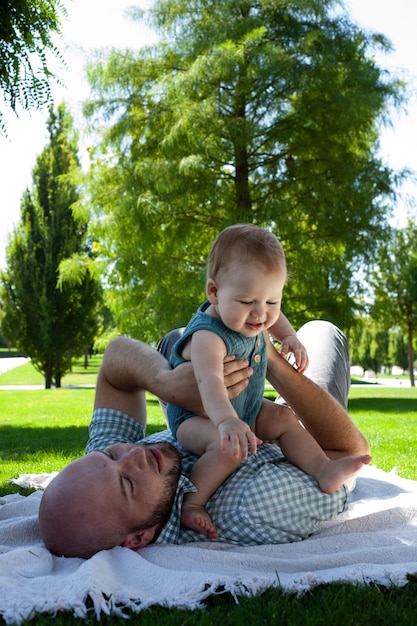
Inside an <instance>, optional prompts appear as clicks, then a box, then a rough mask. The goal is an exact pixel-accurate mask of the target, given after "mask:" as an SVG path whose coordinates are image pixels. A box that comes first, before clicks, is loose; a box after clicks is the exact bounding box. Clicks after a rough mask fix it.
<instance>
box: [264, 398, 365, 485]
mask: <svg viewBox="0 0 417 626" xmlns="http://www.w3.org/2000/svg"><path fill="white" fill-rule="evenodd" d="M274 406H275V407H277V408H278V411H277V410H276V409H275V410H274ZM256 434H257V435H258V437H260V438H261V439H263V440H266V439H278V441H279V445H280V447H281V450H282V452H283V454H284V455H285V457H286V459H287V460H288V461H290V462H291V463H293V464H294V465H296V466H297V467H299V468H300V469H302V470H303V471H304V472H306V473H307V474H310V476H312V477H313V478H315V479H316V480H317V483H318V485H319V487H320V489H321V490H322V491H323V492H324V493H332V492H333V491H336V490H337V489H339V487H341V486H342V485H343V484H344V483H346V482H347V481H349V480H350V479H351V478H352V477H353V476H354V475H355V474H357V472H358V471H359V470H360V469H361V467H362V466H363V465H365V464H368V463H370V462H371V457H370V455H369V454H362V455H358V456H344V457H340V458H337V459H330V458H329V457H328V456H327V455H326V453H325V452H324V451H323V450H322V448H321V447H320V446H319V445H318V443H317V441H316V440H315V439H314V438H313V437H312V436H311V435H310V433H309V432H308V431H307V430H306V429H305V428H304V427H303V426H302V425H301V424H300V422H299V421H298V419H297V418H296V416H295V415H294V413H293V412H292V411H291V409H288V408H287V407H284V406H278V405H277V404H276V403H273V402H269V401H268V400H264V401H263V403H262V408H261V410H260V412H259V415H258V417H257V419H256Z"/></svg>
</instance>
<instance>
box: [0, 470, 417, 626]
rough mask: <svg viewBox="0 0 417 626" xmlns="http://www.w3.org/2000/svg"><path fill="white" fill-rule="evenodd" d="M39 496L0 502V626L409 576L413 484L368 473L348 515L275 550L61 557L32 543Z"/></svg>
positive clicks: (416, 488)
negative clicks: (61, 614)
mask: <svg viewBox="0 0 417 626" xmlns="http://www.w3.org/2000/svg"><path fill="white" fill-rule="evenodd" d="M45 480H48V476H42V477H41V478H38V477H35V482H38V483H39V482H40V483H44V481H45ZM23 482H25V483H27V482H30V476H29V477H28V476H26V477H24V480H23ZM40 498H41V493H40V492H35V493H34V494H32V495H30V496H27V497H23V496H20V495H18V494H12V495H8V496H5V497H3V498H0V615H1V616H2V617H3V619H4V620H5V622H6V623H7V624H15V623H16V624H19V623H21V622H22V621H23V620H24V619H25V618H28V617H30V616H33V615H34V614H35V613H39V612H44V613H51V614H55V613H56V612H57V611H60V610H69V611H71V612H72V613H73V614H74V615H75V616H77V617H84V616H85V615H86V613H87V605H88V603H89V602H90V606H91V602H92V605H93V606H94V610H95V613H96V616H97V617H99V616H100V614H101V612H104V613H106V614H118V615H120V614H123V610H124V609H126V608H129V609H132V610H133V611H135V612H139V611H140V610H142V609H144V608H148V607H151V606H153V605H164V606H167V607H179V608H191V609H194V608H197V607H201V606H202V605H203V601H204V599H205V598H207V597H208V596H210V595H211V594H219V593H225V592H229V593H231V594H232V595H233V596H234V597H235V599H236V601H238V598H239V596H240V595H247V594H256V593H260V592H262V591H264V590H265V589H266V588H268V587H278V586H279V587H281V588H283V589H285V590H287V591H291V592H296V593H300V592H302V591H304V590H307V589H309V588H311V587H313V586H315V585H317V584H320V583H330V582H334V581H344V582H352V583H364V584H366V583H370V582H375V583H379V584H382V585H398V586H401V585H404V584H406V582H407V574H413V573H416V572H417V482H415V481H409V480H404V479H401V478H399V477H397V476H396V474H395V473H389V474H388V473H385V472H382V471H381V470H378V469H376V468H373V467H366V468H364V469H363V470H362V472H361V474H360V476H359V477H358V480H357V486H356V489H355V491H354V492H353V498H352V500H353V502H352V505H351V507H350V510H349V511H348V512H347V513H344V514H342V515H340V516H339V517H338V518H337V519H336V520H334V521H332V522H329V523H328V524H327V525H326V528H325V529H323V530H322V531H321V532H320V533H318V534H316V535H314V536H312V537H310V538H308V539H306V540H305V541H301V542H298V543H292V544H283V545H262V546H254V547H238V546H232V545H228V544H220V543H215V542H213V543H210V544H208V543H204V542H201V543H193V544H187V545H185V546H184V545H182V546H171V545H162V546H159V545H152V546H149V547H147V548H144V549H142V550H140V552H138V553H136V552H133V551H131V550H128V549H125V548H114V549H113V550H108V551H103V552H99V553H98V554H96V555H95V556H93V557H92V558H91V559H88V560H83V559H75V558H59V557H55V556H52V555H51V553H50V552H49V551H48V550H46V549H45V547H44V546H43V544H42V542H41V539H40V536H39V530H38V525H37V511H38V506H39V502H40ZM88 599H89V600H88Z"/></svg>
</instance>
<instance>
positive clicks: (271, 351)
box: [267, 341, 370, 458]
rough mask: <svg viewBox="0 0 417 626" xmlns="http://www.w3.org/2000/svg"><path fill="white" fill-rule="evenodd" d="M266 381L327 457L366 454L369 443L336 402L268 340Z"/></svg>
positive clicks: (368, 450)
mask: <svg viewBox="0 0 417 626" xmlns="http://www.w3.org/2000/svg"><path fill="white" fill-rule="evenodd" d="M267 378H268V380H269V382H270V383H271V384H272V385H273V387H274V388H275V389H276V390H277V391H278V392H279V393H280V394H281V396H282V397H283V398H284V399H285V400H286V402H287V403H288V404H289V406H290V407H291V408H292V410H293V411H294V413H295V414H296V416H297V417H298V419H299V420H300V421H301V422H302V424H303V425H304V426H305V428H306V429H307V430H308V431H309V432H310V433H311V434H312V436H313V437H314V438H315V439H316V441H317V442H318V443H319V445H320V446H321V447H322V448H323V450H324V451H325V452H326V453H327V454H328V455H329V456H330V457H332V458H337V457H340V456H344V455H359V454H369V452H370V449H369V445H368V442H367V441H366V439H365V437H364V436H363V435H362V433H361V432H360V431H359V429H358V428H357V427H356V426H355V424H354V423H353V422H352V420H351V418H350V417H349V415H348V413H347V412H346V411H345V409H344V408H343V407H342V406H341V405H340V404H339V402H337V400H335V399H334V398H333V397H332V396H331V395H330V394H329V393H328V392H327V391H325V390H324V389H322V388H321V387H319V386H318V385H316V384H315V383H314V382H313V381H311V380H310V379H309V378H307V377H306V376H304V375H300V374H299V373H298V372H297V371H296V370H294V368H293V367H292V366H291V365H290V364H289V363H288V362H287V361H286V360H285V359H284V358H283V357H282V356H281V355H280V354H278V352H277V351H276V349H275V348H274V346H273V345H272V343H271V342H270V341H268V372H267Z"/></svg>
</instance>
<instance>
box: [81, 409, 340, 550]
mask: <svg viewBox="0 0 417 626" xmlns="http://www.w3.org/2000/svg"><path fill="white" fill-rule="evenodd" d="M157 441H168V442H170V443H172V444H173V445H175V446H176V447H177V448H178V449H179V451H180V453H181V457H182V468H183V469H182V476H181V478H180V481H179V484H178V488H177V493H176V498H175V502H174V506H173V510H172V514H171V517H170V519H169V521H168V522H167V524H166V525H165V526H164V528H163V529H162V531H161V533H160V535H159V537H158V538H157V540H156V543H188V542H190V541H213V540H212V539H209V538H208V537H206V536H205V535H202V534H200V533H197V532H196V531H193V530H188V529H183V528H180V512H181V503H182V498H183V495H184V493H186V492H187V491H192V490H194V487H193V485H192V483H191V482H190V480H189V479H188V478H187V474H189V472H190V470H191V468H192V466H193V464H194V463H195V461H196V458H197V457H195V456H194V455H192V454H191V453H189V452H187V451H186V450H184V449H183V448H181V446H180V445H179V444H178V442H177V441H176V440H175V439H174V438H173V437H172V435H171V433H170V431H169V430H167V431H163V432H161V433H156V434H154V435H151V436H150V437H146V438H144V430H143V427H142V426H141V425H140V424H138V423H137V422H135V421H134V420H133V419H132V418H130V417H129V415H126V413H122V412H121V411H116V410H114V409H96V410H95V411H94V413H93V418H92V421H91V424H90V438H89V441H88V444H87V453H89V452H92V451H93V450H97V449H102V448H105V447H107V446H110V445H112V444H114V443H118V442H126V443H139V442H140V443H155V442H157ZM348 505H349V491H348V490H347V489H346V488H345V487H341V488H340V489H339V490H338V491H336V492H335V493H332V494H326V493H323V492H322V491H320V489H319V487H318V486H317V483H316V481H315V480H314V478H311V476H308V475H307V474H305V473H304V472H302V471H301V470H299V469H298V468H297V467H295V466H294V465H292V464H291V463H289V462H288V461H286V460H285V458H284V456H283V455H282V452H281V450H280V448H279V447H278V446H276V445H274V444H268V443H264V444H263V445H261V446H259V448H258V451H257V453H256V454H252V455H250V456H249V458H248V459H247V460H246V461H243V462H242V463H241V465H240V466H239V467H238V469H237V470H236V471H235V472H234V473H233V474H232V475H231V476H229V478H228V479H227V480H226V481H225V482H224V484H223V485H222V486H221V487H220V488H219V489H218V490H217V491H216V493H215V494H214V495H213V496H212V497H211V498H210V500H209V502H208V503H207V511H208V512H209V514H210V515H211V517H212V519H213V522H214V523H215V525H216V528H217V530H218V533H219V539H217V540H216V541H221V542H226V543H234V544H238V545H257V544H268V543H270V544H274V543H289V542H292V541H301V540H302V539H305V538H306V537H308V536H309V535H311V534H312V533H315V532H317V531H319V530H320V529H321V527H322V524H323V522H324V521H327V520H330V519H332V518H333V517H335V515H337V514H338V513H342V512H343V511H345V510H346V509H347V507H348Z"/></svg>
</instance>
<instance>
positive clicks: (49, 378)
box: [45, 372, 52, 389]
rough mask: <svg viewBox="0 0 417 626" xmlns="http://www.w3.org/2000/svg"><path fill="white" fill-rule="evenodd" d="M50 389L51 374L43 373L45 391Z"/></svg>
mask: <svg viewBox="0 0 417 626" xmlns="http://www.w3.org/2000/svg"><path fill="white" fill-rule="evenodd" d="M51 387H52V374H51V372H45V389H51Z"/></svg>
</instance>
